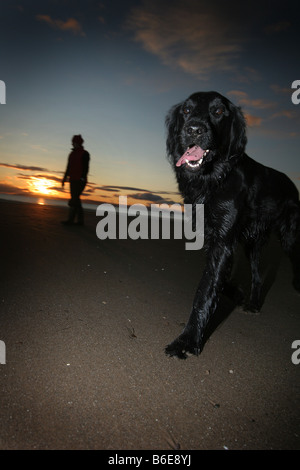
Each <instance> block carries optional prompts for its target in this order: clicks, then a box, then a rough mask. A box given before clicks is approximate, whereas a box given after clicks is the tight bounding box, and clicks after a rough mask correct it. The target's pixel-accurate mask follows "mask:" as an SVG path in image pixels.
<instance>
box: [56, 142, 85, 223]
mask: <svg viewBox="0 0 300 470" xmlns="http://www.w3.org/2000/svg"><path fill="white" fill-rule="evenodd" d="M83 142H84V140H83V138H82V137H81V135H80V134H79V135H74V137H73V138H72V144H73V150H72V152H71V153H70V155H69V159H68V165H67V169H66V172H65V176H64V177H63V180H62V186H64V184H65V182H66V181H67V178H69V181H70V192H71V199H70V201H69V207H70V209H69V217H68V220H66V221H64V222H62V223H63V224H65V225H72V224H73V223H74V221H75V218H76V217H77V224H78V225H83V223H84V221H83V209H82V206H81V201H80V195H81V193H82V191H83V190H84V188H85V185H86V183H87V174H88V171H89V161H90V154H89V153H88V152H87V151H86V150H85V149H84V148H83V145H82V144H83Z"/></svg>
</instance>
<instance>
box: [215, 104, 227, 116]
mask: <svg viewBox="0 0 300 470" xmlns="http://www.w3.org/2000/svg"><path fill="white" fill-rule="evenodd" d="M224 111H225V109H224V107H223V106H219V107H218V108H217V109H216V110H215V115H216V116H222V114H223V113H224Z"/></svg>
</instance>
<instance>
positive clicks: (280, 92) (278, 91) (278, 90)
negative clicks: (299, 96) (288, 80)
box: [270, 84, 292, 95]
mask: <svg viewBox="0 0 300 470" xmlns="http://www.w3.org/2000/svg"><path fill="white" fill-rule="evenodd" d="M270 88H271V90H273V91H274V93H276V94H278V95H291V93H292V88H291V87H290V88H287V87H281V86H279V85H276V84H274V85H271V87H270Z"/></svg>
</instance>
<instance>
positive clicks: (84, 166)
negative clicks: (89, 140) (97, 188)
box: [81, 152, 90, 181]
mask: <svg viewBox="0 0 300 470" xmlns="http://www.w3.org/2000/svg"><path fill="white" fill-rule="evenodd" d="M89 163H90V154H89V153H88V152H84V154H83V155H82V177H81V179H82V180H84V181H86V179H87V175H88V172H89Z"/></svg>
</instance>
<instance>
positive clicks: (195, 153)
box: [176, 145, 204, 166]
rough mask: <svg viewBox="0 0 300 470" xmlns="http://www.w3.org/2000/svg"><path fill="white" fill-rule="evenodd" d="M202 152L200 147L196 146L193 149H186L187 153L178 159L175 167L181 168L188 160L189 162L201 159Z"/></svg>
mask: <svg viewBox="0 0 300 470" xmlns="http://www.w3.org/2000/svg"><path fill="white" fill-rule="evenodd" d="M203 154H204V150H202V148H201V147H199V146H198V145H195V146H194V147H192V148H190V149H187V151H186V152H185V153H184V154H183V155H182V157H180V158H179V160H178V162H177V163H176V166H181V165H182V164H183V163H185V162H186V160H188V161H189V162H190V161H192V160H200V158H202V157H203Z"/></svg>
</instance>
